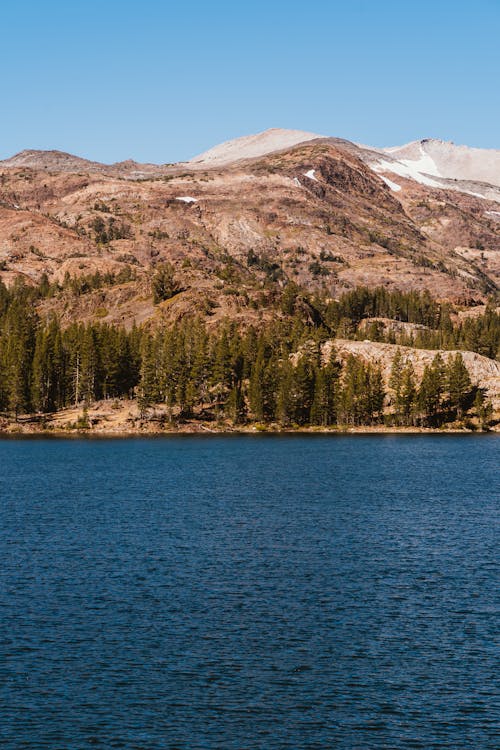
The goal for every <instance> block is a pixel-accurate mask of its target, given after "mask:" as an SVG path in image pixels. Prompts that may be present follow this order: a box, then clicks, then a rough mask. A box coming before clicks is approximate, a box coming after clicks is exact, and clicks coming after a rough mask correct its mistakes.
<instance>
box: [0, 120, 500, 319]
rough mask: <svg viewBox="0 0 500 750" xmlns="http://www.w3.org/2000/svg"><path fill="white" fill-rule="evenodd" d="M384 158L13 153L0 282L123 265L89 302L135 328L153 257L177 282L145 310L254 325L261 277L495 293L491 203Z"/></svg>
mask: <svg viewBox="0 0 500 750" xmlns="http://www.w3.org/2000/svg"><path fill="white" fill-rule="evenodd" d="M297 140H299V141H300V142H299V143H297ZM291 144H292V145H291ZM429 148H430V147H429ZM269 151H270V152H271V153H268V152H269ZM264 152H265V153H264ZM261 153H263V155H262V156H256V154H261ZM412 153H413V152H411V153H410V152H407V151H404V153H403V156H402V157H401V158H404V159H408V158H409V157H411V156H412ZM426 153H427V152H426ZM429 153H430V151H429ZM432 153H434V151H432ZM210 154H212V157H213V158H212V157H211V156H210ZM249 156H252V157H253V158H249ZM393 156H394V155H393V154H389V155H388V154H387V153H385V152H383V153H382V152H381V151H380V150H379V151H374V150H368V149H365V148H362V147H358V146H355V145H354V144H350V143H349V142H347V141H342V140H339V139H328V138H319V137H316V136H315V134H312V133H302V132H300V131H267V132H266V133H264V134H261V135H259V136H255V137H250V138H246V139H243V142H242V143H241V142H239V141H236V142H231V143H230V144H223V146H221V147H217V148H216V149H215V150H213V151H212V152H208V156H206V155H205V157H204V158H206V159H207V160H208V161H206V162H204V165H205V166H202V164H201V162H199V163H197V164H196V165H195V164H194V163H193V162H192V163H185V164H179V165H165V166H155V165H139V164H136V163H135V162H122V163H120V164H114V165H99V164H98V163H96V162H88V161H86V160H83V159H79V158H78V157H72V156H71V155H68V154H61V153H60V152H23V153H22V154H19V155H17V156H16V157H13V158H12V159H10V160H7V161H5V162H2V163H0V264H1V265H0V268H1V269H2V270H0V276H1V277H2V278H3V279H4V280H5V281H6V282H7V283H10V282H11V281H12V280H13V279H14V278H15V277H16V276H18V275H23V276H24V277H25V278H26V279H27V280H28V281H29V280H32V281H37V280H39V279H40V277H41V275H42V274H43V273H46V274H47V275H48V276H49V278H50V279H61V278H63V277H64V274H65V273H66V272H68V273H70V274H71V275H78V274H88V273H91V272H93V271H95V270H96V269H99V270H101V271H105V270H109V271H112V272H114V273H116V272H117V271H118V270H119V269H120V268H123V267H124V266H126V265H129V266H130V267H131V268H133V269H134V272H135V275H136V281H132V282H129V286H128V287H127V291H126V293H125V292H124V291H123V290H122V289H119V288H114V287H112V288H110V289H109V290H107V291H106V300H105V304H103V305H100V307H102V306H104V307H106V309H107V311H108V315H107V317H106V319H108V320H114V321H125V322H126V323H127V324H130V323H131V322H132V320H134V317H135V307H134V306H135V305H137V316H136V319H137V321H139V320H143V319H144V317H145V316H146V309H149V310H150V313H151V314H152V312H153V307H152V306H151V305H150V306H149V307H148V306H145V305H144V297H145V296H146V297H147V296H148V291H147V283H146V282H147V277H148V276H149V275H150V273H151V269H152V268H153V266H154V265H155V264H157V263H159V262H161V261H169V262H171V263H172V264H173V265H174V267H175V269H176V273H177V274H178V276H179V280H180V284H181V286H182V288H183V289H184V290H185V291H184V292H183V293H182V294H180V295H178V297H176V298H175V299H174V300H172V301H171V302H170V303H169V304H168V305H165V306H163V307H162V306H160V307H161V309H159V310H158V314H159V315H161V316H163V317H167V318H168V317H169V316H172V317H177V316H181V315H184V314H186V313H187V312H188V311H191V312H192V311H196V310H198V311H199V312H200V313H201V314H203V315H204V314H207V310H209V311H210V317H211V319H217V318H218V317H220V316H222V315H234V316H237V317H241V318H242V319H243V318H244V317H245V316H247V317H248V319H250V318H251V319H254V318H255V317H257V318H258V317H259V316H262V315H265V314H266V304H267V303H266V299H265V295H264V296H263V292H262V288H263V284H264V282H266V283H271V284H275V286H276V288H277V289H279V287H280V286H282V285H283V284H285V283H286V282H287V281H295V282H297V283H298V284H300V285H303V286H304V287H306V288H308V289H310V290H315V289H323V290H326V292H327V293H329V294H330V295H331V296H336V295H338V294H339V293H340V292H342V291H344V290H345V289H349V288H352V287H354V286H358V285H369V286H373V285H379V284H384V285H386V286H387V287H389V288H399V289H401V290H408V289H418V290H424V289H428V290H429V291H430V292H431V294H432V295H434V296H435V297H437V298H439V299H449V300H451V301H455V302H459V303H463V304H474V303H481V302H484V301H485V300H486V298H487V296H488V295H489V294H490V293H491V292H494V291H495V290H496V288H497V287H498V286H500V221H499V220H498V217H497V216H496V214H497V213H498V214H499V217H500V212H499V211H498V210H497V209H498V205H497V204H495V203H494V202H492V201H488V200H485V199H484V198H481V197H479V196H478V195H470V194H467V193H464V192H460V191H457V190H456V189H453V190H450V189H448V187H446V189H443V188H442V186H441V183H440V185H439V186H435V185H428V184H422V183H421V182H419V181H417V180H415V179H411V178H410V177H407V178H404V177H401V178H399V177H398V176H395V175H394V174H392V176H391V177H386V173H383V172H380V173H377V172H376V171H374V168H375V167H377V164H378V166H380V164H379V162H380V159H386V160H388V159H391V158H393ZM400 156H401V154H398V158H399V157H400ZM426 158H427V157H426ZM457 158H458V157H457ZM460 158H462V157H460ZM464 158H465V157H464ZM221 159H222V162H221ZM436 159H437V157H436ZM377 160H378V162H377ZM436 163H437V162H436ZM460 163H462V162H460ZM472 163H473V162H471V164H472ZM474 163H475V162H474ZM427 166H428V165H427ZM372 167H373V168H372ZM377 168H378V167H377ZM470 169H471V170H472V167H470ZM471 174H472V172H471ZM383 178H385V179H383ZM436 179H438V178H437V177H436ZM439 179H444V180H445V183H443V184H445V185H446V186H448V183H447V182H446V180H447V179H448V178H439ZM391 183H392V185H393V187H391ZM396 183H399V184H398V187H399V188H400V189H399V190H395V189H394V185H396ZM493 189H496V188H495V186H492V190H493ZM145 290H146V291H145ZM125 298H126V300H125ZM134 300H135V302H134ZM87 302H88V301H85V305H87ZM58 304H59V303H58V302H57V301H54V302H51V305H52V306H56V307H57V305H58ZM83 304H84V303H83V302H80V301H79V300H74V301H72V302H71V305H68V304H67V300H66V301H65V302H64V305H65V315H69V312H68V310H71V315H73V316H74V317H75V318H78V317H79V316H80V315H85V316H87V315H92V310H91V309H90V310H89V309H85V310H83V309H81V305H83ZM256 310H257V312H256Z"/></svg>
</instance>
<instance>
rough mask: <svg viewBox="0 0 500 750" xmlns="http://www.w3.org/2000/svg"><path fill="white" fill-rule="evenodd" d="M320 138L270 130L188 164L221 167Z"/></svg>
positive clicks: (232, 142)
mask: <svg viewBox="0 0 500 750" xmlns="http://www.w3.org/2000/svg"><path fill="white" fill-rule="evenodd" d="M322 137H323V136H321V135H316V134H315V133H306V132H304V131H302V130H283V129H281V128H271V129H270V130H265V131H264V132H263V133H257V135H247V136H243V137H241V138H236V139H235V140H232V141H226V142H225V143H221V144H220V145H218V146H215V147H214V148H211V149H210V150H209V151H205V153H203V154H200V155H199V156H195V157H194V158H193V159H191V160H190V161H189V162H188V164H190V165H191V166H193V167H223V166H226V165H227V164H232V163H234V162H236V161H240V160H242V159H254V158H256V157H259V156H265V155H267V154H272V153H274V152H275V151H281V150H283V149H286V148H290V147H291V146H296V145H297V144H299V143H305V142H307V141H312V140H315V139H317V138H322Z"/></svg>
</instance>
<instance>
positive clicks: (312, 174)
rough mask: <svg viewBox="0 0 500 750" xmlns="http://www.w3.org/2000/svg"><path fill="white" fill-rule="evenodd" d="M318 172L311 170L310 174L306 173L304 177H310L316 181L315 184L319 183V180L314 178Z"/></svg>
mask: <svg viewBox="0 0 500 750" xmlns="http://www.w3.org/2000/svg"><path fill="white" fill-rule="evenodd" d="M315 172H316V170H315V169H310V170H309V171H308V172H304V177H309V179H310V180H314V182H318V178H317V177H315V176H314V174H315Z"/></svg>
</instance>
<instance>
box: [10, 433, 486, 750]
mask: <svg viewBox="0 0 500 750" xmlns="http://www.w3.org/2000/svg"><path fill="white" fill-rule="evenodd" d="M499 457H500V438H498V437H495V436H491V437H490V436H469V437H467V436H457V437H453V436H431V437H428V436H399V437H391V436H387V437H380V436H377V437H368V436H351V437H315V436H310V437H266V436H260V437H259V436H256V437H250V436H249V437H207V438H199V437H198V438H197V437H174V438H166V439H156V440H155V439H152V440H140V439H138V440H124V441H119V440H116V441H90V440H68V441H58V440H52V441H50V440H30V441H26V440H11V441H0V458H1V476H0V494H1V506H0V507H1V527H0V560H1V567H0V607H1V609H0V618H1V621H0V636H1V638H0V713H1V719H0V747H1V748H2V750H10V749H11V748H16V750H17V748H36V749H37V750H38V749H40V750H42V749H45V748H48V749H50V750H73V749H79V748H103V749H106V750H108V749H111V748H127V749H129V748H130V749H131V748H136V749H137V750H157V749H158V750H159V749H160V748H161V749H163V748H171V749H174V748H178V749H179V750H180V749H181V748H182V749H186V750H196V749H197V748H213V749H214V750H226V748H227V749H234V750H246V749H247V748H248V749H250V748H252V749H253V748H259V749H262V750H274V749H278V748H290V749H293V750H300V749H301V748H307V749H309V748H311V749H313V748H321V749H322V750H323V749H327V748H335V750H336V749H338V748H341V749H343V748H349V749H353V750H372V749H375V748H404V749H405V750H406V749H407V748H425V749H426V750H429V749H431V748H453V750H459V749H460V748H468V749H473V750H486V749H488V750H489V749H490V748H492V749H493V748H498V747H499V746H500V727H499V680H498V674H499V661H498V656H499V650H498V641H497V640H496V637H497V635H498V610H499V597H498V568H497V563H498V526H497V527H496V526H495V524H497V522H498V510H499V505H500V503H499V500H500V488H499V481H498V480H499V472H498V466H499Z"/></svg>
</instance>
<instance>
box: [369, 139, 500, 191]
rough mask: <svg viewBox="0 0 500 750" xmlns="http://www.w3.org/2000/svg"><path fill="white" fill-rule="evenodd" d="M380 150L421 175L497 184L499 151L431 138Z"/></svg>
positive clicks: (499, 174)
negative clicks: (458, 144)
mask: <svg viewBox="0 0 500 750" xmlns="http://www.w3.org/2000/svg"><path fill="white" fill-rule="evenodd" d="M383 151H384V152H385V153H386V154H389V155H390V156H391V157H392V158H393V159H397V160H398V161H399V162H401V163H402V164H404V165H406V166H408V167H410V168H412V169H415V170H416V171H417V172H419V173H420V174H422V173H424V174H427V175H433V176H435V177H444V178H445V179H449V180H467V181H473V182H486V183H489V184H490V185H495V186H496V187H500V151H495V150H493V149H481V148H470V147H469V146H457V145H455V144H454V143H451V142H446V141H439V140H435V139H432V138H428V139H425V140H423V141H416V142H414V143H408V144H407V145H406V146H395V147H392V148H386V149H383Z"/></svg>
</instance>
